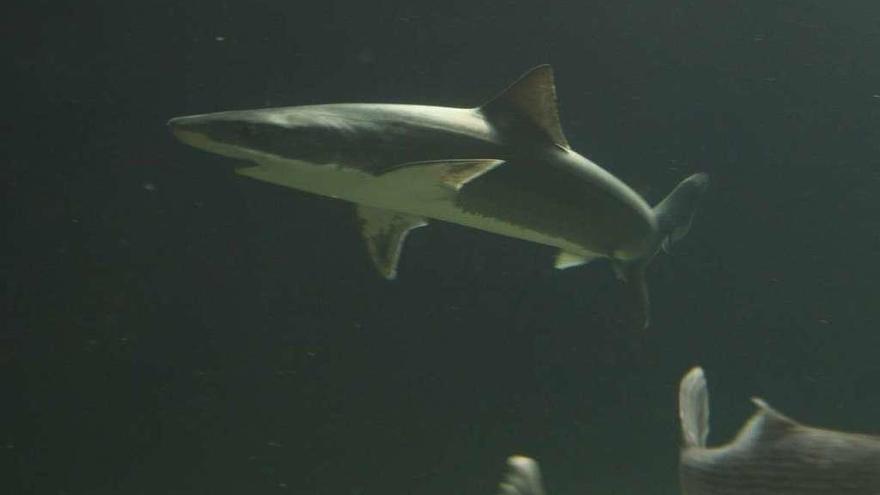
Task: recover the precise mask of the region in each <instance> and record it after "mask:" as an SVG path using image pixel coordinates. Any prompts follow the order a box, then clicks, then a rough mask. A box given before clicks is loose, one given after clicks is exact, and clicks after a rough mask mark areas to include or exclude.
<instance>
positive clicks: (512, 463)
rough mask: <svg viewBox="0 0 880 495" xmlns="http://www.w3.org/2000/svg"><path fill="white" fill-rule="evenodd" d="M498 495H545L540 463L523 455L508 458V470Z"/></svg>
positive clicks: (499, 487)
mask: <svg viewBox="0 0 880 495" xmlns="http://www.w3.org/2000/svg"><path fill="white" fill-rule="evenodd" d="M498 495H544V484H543V483H542V482H541V469H540V468H539V467H538V463H537V462H536V461H535V460H534V459H531V458H529V457H524V456H521V455H514V456H510V457H508V458H507V470H506V471H505V473H504V479H503V480H502V481H501V483H500V484H499V486H498Z"/></svg>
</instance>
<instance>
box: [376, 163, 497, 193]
mask: <svg viewBox="0 0 880 495" xmlns="http://www.w3.org/2000/svg"><path fill="white" fill-rule="evenodd" d="M502 163H504V160H496V159H484V158H474V159H453V160H429V161H422V162H410V163H402V164H400V165H397V166H395V167H394V168H392V169H391V170H390V171H388V172H385V173H384V174H382V175H380V176H379V179H380V182H381V183H382V187H383V188H385V189H389V188H393V187H394V184H398V183H399V184H402V185H405V188H406V189H407V190H410V191H413V190H425V189H427V188H436V187H437V186H438V185H439V186H441V187H442V189H443V190H446V191H449V192H458V191H459V190H460V189H461V188H462V187H464V185H465V184H467V183H468V182H470V181H472V180H474V179H476V178H477V177H479V176H481V175H483V174H485V173H487V172H489V171H491V170H493V169H494V168H495V167H498V166H499V165H501V164H502Z"/></svg>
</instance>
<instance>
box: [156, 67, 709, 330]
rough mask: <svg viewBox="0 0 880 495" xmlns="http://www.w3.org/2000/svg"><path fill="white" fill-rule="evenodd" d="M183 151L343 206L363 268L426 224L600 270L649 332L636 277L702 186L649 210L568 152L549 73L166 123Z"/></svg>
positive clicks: (385, 269) (680, 227)
mask: <svg viewBox="0 0 880 495" xmlns="http://www.w3.org/2000/svg"><path fill="white" fill-rule="evenodd" d="M168 125H169V127H170V129H171V131H172V133H173V135H174V136H175V137H176V138H177V139H178V140H180V141H181V142H183V143H185V144H188V145H190V146H193V147H195V148H197V149H201V150H203V151H207V152H209V153H213V154H217V155H221V156H224V157H228V158H232V159H235V160H239V161H243V162H246V163H247V165H245V166H242V167H239V168H237V169H236V172H237V173H238V174H241V175H243V176H246V177H250V178H253V179H256V180H260V181H264V182H268V183H272V184H276V185H280V186H283V187H287V188H292V189H295V190H299V191H305V192H309V193H313V194H318V195H321V196H325V197H330V198H336V199H340V200H344V201H348V202H350V203H353V204H354V205H355V210H356V215H357V218H358V221H359V222H358V223H359V225H360V229H361V232H362V235H363V238H364V240H365V242H366V246H367V251H368V253H369V256H370V259H371V260H372V262H373V264H374V266H375V267H376V269H377V270H378V272H379V273H380V274H381V275H382V276H384V277H385V278H387V279H393V278H395V277H396V276H397V271H398V263H399V259H400V255H401V252H402V248H403V244H404V241H405V239H406V237H407V235H408V234H409V232H411V231H412V230H413V229H416V228H419V227H423V226H425V225H427V224H428V222H429V221H430V220H439V221H445V222H451V223H454V224H458V225H462V226H465V227H470V228H474V229H479V230H482V231H486V232H491V233H494V234H500V235H502V236H507V237H512V238H516V239H521V240H525V241H531V242H535V243H539V244H543V245H546V246H551V247H553V248H556V249H557V255H556V260H555V266H556V267H557V268H559V269H565V268H571V267H574V266H579V265H584V264H586V263H588V262H590V261H592V260H596V259H608V260H611V263H612V266H613V267H614V270H615V272H616V274H617V276H618V278H620V279H622V280H624V281H626V282H627V284H626V286H627V287H630V288H631V290H630V293H631V297H632V299H633V300H634V301H635V302H634V304H633V305H632V306H633V309H632V311H631V313H630V314H632V315H633V319H634V320H635V323H636V324H639V325H641V326H642V327H647V326H648V323H649V297H648V291H647V287H646V284H645V269H646V267H647V265H648V263H649V262H650V261H651V259H652V258H654V256H655V254H657V253H658V252H659V251H660V250H667V251H668V250H670V248H671V246H672V245H673V244H674V243H675V242H677V241H679V240H680V239H681V238H682V237H684V236H685V235H686V234H687V233H688V231H689V230H690V227H691V223H692V219H693V217H694V212H695V210H696V207H697V205H698V203H699V200H700V198H701V197H702V196H703V194H704V191H705V190H706V188H707V186H708V183H709V178H708V175H707V174H705V173H696V174H693V175H691V176H689V177H687V178H685V179H684V180H683V181H681V182H680V183H679V184H678V185H677V186H676V187H675V188H674V189H673V191H672V192H671V193H669V195H668V196H666V197H665V198H664V199H663V200H662V201H660V202H659V203H658V204H657V205H655V206H654V207H651V206H649V205H648V203H647V202H646V201H645V200H644V199H643V198H642V197H641V196H640V195H639V194H638V193H636V192H635V191H634V190H633V189H632V188H630V187H629V186H627V185H626V184H625V183H624V182H623V181H621V180H620V179H618V178H617V177H615V176H614V175H612V174H611V173H610V172H608V171H606V170H605V169H603V168H602V167H600V166H599V165H597V164H595V163H593V162H592V161H590V160H588V159H587V158H586V157H584V156H583V155H581V154H579V153H577V152H576V151H575V150H573V149H572V147H571V146H570V145H569V141H568V140H567V138H566V136H565V134H564V133H563V131H562V125H561V123H560V117H559V111H558V108H557V101H556V86H555V82H554V77H553V69H552V68H551V67H550V66H549V65H541V66H538V67H535V68H533V69H531V70H530V71H528V72H527V73H525V74H524V75H523V76H522V77H520V78H519V79H518V80H517V81H516V82H514V83H513V84H512V85H510V86H509V87H508V88H507V89H505V90H504V91H502V92H501V93H499V94H498V95H496V96H495V97H494V98H492V99H490V100H489V101H487V102H485V103H484V104H482V105H480V106H477V107H469V108H457V107H442V106H428V105H410V104H378V103H331V104H318V105H302V106H292V107H280V108H261V109H253V110H232V111H222V112H215V113H207V114H200V115H190V116H183V117H177V118H173V119H171V120H169V122H168Z"/></svg>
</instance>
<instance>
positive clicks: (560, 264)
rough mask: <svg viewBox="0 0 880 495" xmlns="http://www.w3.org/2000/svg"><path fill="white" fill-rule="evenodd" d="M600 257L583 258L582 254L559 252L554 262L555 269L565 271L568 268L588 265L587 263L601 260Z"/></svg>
mask: <svg viewBox="0 0 880 495" xmlns="http://www.w3.org/2000/svg"><path fill="white" fill-rule="evenodd" d="M601 257H602V256H600V255H598V254H597V255H591V256H582V255H580V254H572V253H569V252H567V251H561V250H560V251H559V252H558V253H557V254H556V260H555V261H554V262H553V267H554V268H556V269H557V270H565V269H566V268H571V267H574V266H581V265H586V264H587V263H589V262H591V261H593V260H595V259H597V258H601Z"/></svg>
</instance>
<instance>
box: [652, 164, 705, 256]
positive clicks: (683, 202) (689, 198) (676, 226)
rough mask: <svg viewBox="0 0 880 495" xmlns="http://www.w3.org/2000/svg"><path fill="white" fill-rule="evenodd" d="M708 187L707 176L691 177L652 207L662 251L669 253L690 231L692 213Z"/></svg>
mask: <svg viewBox="0 0 880 495" xmlns="http://www.w3.org/2000/svg"><path fill="white" fill-rule="evenodd" d="M708 187H709V175H708V174H705V173H699V174H694V175H691V176H690V177H688V178H686V179H685V180H683V181H681V182H679V183H678V185H677V186H675V189H673V190H672V192H671V193H669V195H667V196H666V197H665V198H663V201H661V202H660V203H658V204H657V206H655V207H654V215H655V216H656V217H657V230H658V231H659V233H660V236H661V246H662V247H663V250H664V251H666V252H669V251H670V250H671V249H672V245H673V244H675V243H676V242H678V241H680V240H681V239H682V238H683V237H684V236H686V235H687V233H688V232H689V231H690V230H691V223H692V222H693V220H694V213H696V211H697V206H699V203H700V199H701V198H702V197H703V194H704V193H705V192H706V189H708Z"/></svg>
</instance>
